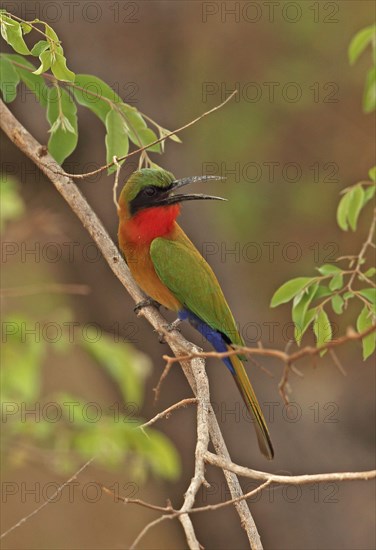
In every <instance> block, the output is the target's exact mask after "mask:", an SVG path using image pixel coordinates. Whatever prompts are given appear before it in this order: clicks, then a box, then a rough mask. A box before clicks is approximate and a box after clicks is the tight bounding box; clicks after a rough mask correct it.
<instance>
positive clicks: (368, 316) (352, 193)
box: [271, 25, 376, 359]
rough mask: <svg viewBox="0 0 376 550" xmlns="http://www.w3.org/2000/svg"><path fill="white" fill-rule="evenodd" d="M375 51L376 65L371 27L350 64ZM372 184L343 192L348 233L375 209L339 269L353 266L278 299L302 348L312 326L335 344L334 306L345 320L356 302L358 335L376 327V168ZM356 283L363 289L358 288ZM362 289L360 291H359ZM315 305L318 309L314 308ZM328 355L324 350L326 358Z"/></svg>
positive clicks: (373, 84) (366, 352)
mask: <svg viewBox="0 0 376 550" xmlns="http://www.w3.org/2000/svg"><path fill="white" fill-rule="evenodd" d="M368 45H370V46H371V47H372V54H373V55H372V59H373V62H374V64H376V26H375V25H371V26H369V27H366V28H365V29H362V30H361V31H359V32H358V33H357V34H356V35H355V36H354V38H353V39H352V41H351V43H350V46H349V51H348V55H349V61H350V63H351V64H353V63H355V61H356V60H357V59H358V57H359V56H360V55H361V53H362V52H363V51H364V50H365V49H366V47H367V46H368ZM375 75H376V67H375V66H373V67H372V68H371V69H370V70H369V71H368V73H367V78H366V84H365V90H364V100H363V108H364V111H365V112H366V113H369V112H371V111H374V110H375V109H376V79H375ZM368 176H369V180H365V181H360V182H359V183H356V184H355V185H352V186H351V187H349V188H346V189H344V190H343V191H342V194H343V196H342V198H341V200H340V202H339V204H338V208H337V223H338V225H339V227H340V228H341V229H342V230H343V231H348V230H349V229H352V231H356V229H357V223H358V218H359V215H360V213H361V211H362V209H363V208H364V207H365V206H366V205H367V204H368V203H371V205H372V207H373V212H372V213H371V224H370V228H369V233H368V237H367V239H366V241H365V242H364V244H363V246H362V248H361V250H360V252H359V253H358V254H357V255H352V256H344V257H341V258H338V259H337V262H339V263H340V265H342V264H343V262H347V263H348V267H347V268H343V267H340V265H332V264H324V265H322V266H320V267H318V268H317V269H318V271H319V273H320V276H316V277H297V278H295V279H292V280H290V281H287V282H286V283H284V284H283V285H282V286H281V287H280V288H278V290H277V291H276V292H275V293H274V295H273V297H272V300H271V307H276V306H279V305H281V304H284V303H286V302H290V301H292V312H291V315H292V320H293V322H294V324H295V341H296V343H297V344H298V345H300V343H301V341H302V337H303V335H304V333H305V332H306V331H307V329H308V327H309V326H310V325H312V327H313V332H314V334H315V337H316V344H317V346H318V347H321V346H323V345H324V344H326V343H328V342H330V341H331V340H332V337H333V331H332V325H331V322H330V319H329V317H328V314H327V312H326V310H325V307H326V306H328V305H329V304H331V309H332V311H333V313H335V314H336V315H342V313H343V311H344V310H345V309H347V307H348V302H349V301H350V300H353V299H357V300H358V302H359V303H360V306H361V307H362V309H361V311H360V313H358V316H357V319H356V327H357V330H358V331H359V332H363V331H367V330H368V329H370V328H371V327H372V326H373V325H374V324H375V323H376V285H375V282H374V280H375V275H376V269H375V267H374V266H369V265H368V266H367V261H368V264H369V261H370V259H371V260H372V258H373V257H374V254H372V255H371V254H370V250H371V249H372V248H373V247H374V243H373V239H374V234H375V224H376V210H375V209H374V197H375V192H376V166H373V167H372V168H371V169H370V170H369V173H368ZM356 283H357V286H358V288H354V285H355V284H356ZM359 287H360V288H359ZM313 304H314V305H313ZM362 344H363V359H367V358H368V357H369V356H370V355H371V354H372V353H373V352H374V351H375V347H376V333H375V332H373V333H372V334H369V335H367V336H366V337H365V338H363V340H362ZM325 351H326V350H323V351H322V352H321V354H322V355H323V354H324V353H325Z"/></svg>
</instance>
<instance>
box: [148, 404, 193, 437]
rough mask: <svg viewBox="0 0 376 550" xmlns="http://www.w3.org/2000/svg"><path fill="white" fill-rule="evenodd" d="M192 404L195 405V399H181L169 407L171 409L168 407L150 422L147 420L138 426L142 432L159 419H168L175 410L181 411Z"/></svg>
mask: <svg viewBox="0 0 376 550" xmlns="http://www.w3.org/2000/svg"><path fill="white" fill-rule="evenodd" d="M193 403H197V397H188V398H187V399H182V400H181V401H179V402H178V403H175V404H174V405H171V407H168V408H167V409H165V410H164V411H162V412H160V413H158V414H156V415H155V416H153V418H151V419H150V420H148V421H147V422H145V423H144V424H142V425H141V426H139V428H140V429H141V430H143V429H144V428H147V427H148V426H151V425H152V424H154V423H155V422H157V420H160V419H161V418H164V417H166V418H168V417H169V416H170V414H171V413H172V412H173V411H176V410H177V409H181V408H182V407H186V406H187V405H192V404H193Z"/></svg>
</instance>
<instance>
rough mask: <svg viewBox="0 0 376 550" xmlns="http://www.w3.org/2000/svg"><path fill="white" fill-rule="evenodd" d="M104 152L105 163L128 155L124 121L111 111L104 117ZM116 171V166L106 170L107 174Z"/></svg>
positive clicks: (113, 110)
mask: <svg viewBox="0 0 376 550" xmlns="http://www.w3.org/2000/svg"><path fill="white" fill-rule="evenodd" d="M106 130H107V134H106V151H107V155H106V158H107V163H109V162H112V161H113V157H114V156H115V155H116V156H117V157H122V156H124V155H126V154H127V153H128V150H129V139H128V135H127V133H126V128H125V125H124V120H123V118H122V116H121V115H120V114H119V113H118V112H117V111H115V109H111V110H110V111H109V113H108V114H107V116H106ZM123 162H124V160H122V161H120V162H119V164H123ZM115 171H116V166H111V167H110V168H109V169H108V174H112V172H115Z"/></svg>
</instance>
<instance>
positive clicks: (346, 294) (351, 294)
mask: <svg viewBox="0 0 376 550" xmlns="http://www.w3.org/2000/svg"><path fill="white" fill-rule="evenodd" d="M351 298H354V293H353V292H349V291H348V292H345V293H344V295H343V299H344V300H350V299H351Z"/></svg>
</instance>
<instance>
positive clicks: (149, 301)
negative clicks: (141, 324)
mask: <svg viewBox="0 0 376 550" xmlns="http://www.w3.org/2000/svg"><path fill="white" fill-rule="evenodd" d="M148 306H153V307H156V308H157V309H159V308H160V307H161V304H160V303H159V302H156V301H155V300H153V298H146V299H145V300H141V302H138V303H137V304H136V305H135V306H134V308H133V311H134V312H135V313H139V312H140V311H141V310H142V309H143V308H144V307H148Z"/></svg>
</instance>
